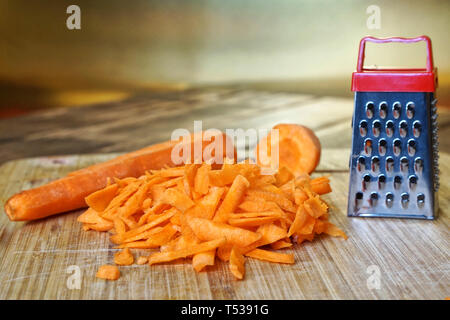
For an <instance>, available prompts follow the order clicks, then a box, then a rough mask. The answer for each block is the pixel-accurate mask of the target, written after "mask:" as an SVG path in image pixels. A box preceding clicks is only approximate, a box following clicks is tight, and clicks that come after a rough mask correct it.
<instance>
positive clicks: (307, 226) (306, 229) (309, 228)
mask: <svg viewBox="0 0 450 320" xmlns="http://www.w3.org/2000/svg"><path fill="white" fill-rule="evenodd" d="M315 223H316V219H314V218H313V217H311V216H310V215H309V214H307V215H306V221H305V223H304V224H303V226H302V228H301V229H300V230H299V231H298V232H297V233H298V234H310V233H312V232H313V230H314V224H315Z"/></svg>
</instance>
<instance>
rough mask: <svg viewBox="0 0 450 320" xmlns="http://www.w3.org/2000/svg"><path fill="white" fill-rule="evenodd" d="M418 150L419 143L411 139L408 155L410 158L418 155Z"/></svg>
mask: <svg viewBox="0 0 450 320" xmlns="http://www.w3.org/2000/svg"><path fill="white" fill-rule="evenodd" d="M416 149H417V142H416V141H415V140H413V139H410V140H409V141H408V154H409V155H410V156H413V155H414V154H415V153H416Z"/></svg>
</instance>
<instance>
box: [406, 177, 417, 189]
mask: <svg viewBox="0 0 450 320" xmlns="http://www.w3.org/2000/svg"><path fill="white" fill-rule="evenodd" d="M408 180H409V189H411V190H413V191H414V190H415V189H416V187H417V177H416V176H409V179H408Z"/></svg>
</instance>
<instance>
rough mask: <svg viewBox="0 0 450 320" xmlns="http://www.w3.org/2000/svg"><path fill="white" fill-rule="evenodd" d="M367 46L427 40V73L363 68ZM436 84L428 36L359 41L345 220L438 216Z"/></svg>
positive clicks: (416, 70)
mask: <svg viewBox="0 0 450 320" xmlns="http://www.w3.org/2000/svg"><path fill="white" fill-rule="evenodd" d="M365 41H373V42H379V43H384V42H417V41H427V44H428V49H429V50H428V64H427V69H413V70H411V69H409V70H398V69H388V70H387V71H386V69H383V70H378V69H377V70H375V71H373V70H370V69H364V68H363V60H364V44H365ZM405 79H406V80H405ZM435 84H436V70H435V69H434V68H433V64H432V55H431V41H430V40H429V38H428V37H425V36H423V37H419V38H414V39H404V38H389V39H376V38H370V37H366V38H363V40H361V45H360V55H359V59H358V68H357V72H355V73H354V74H353V83H352V90H353V91H355V110H354V115H353V122H352V125H353V138H352V152H351V158H350V163H349V165H350V187H349V196H348V199H349V200H348V215H349V216H359V217H396V218H420V219H434V218H435V217H437V213H438V199H437V190H438V187H439V182H438V178H439V177H438V173H439V170H438V141H437V122H436V121H437V113H436V100H435V98H434V89H435ZM395 90H398V91H395ZM418 90H423V91H418Z"/></svg>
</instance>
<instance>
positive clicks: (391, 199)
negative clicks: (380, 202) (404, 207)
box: [386, 192, 394, 208]
mask: <svg viewBox="0 0 450 320" xmlns="http://www.w3.org/2000/svg"><path fill="white" fill-rule="evenodd" d="M393 204H394V195H393V194H392V193H390V192H388V193H386V207H388V208H390V207H392V205H393Z"/></svg>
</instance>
